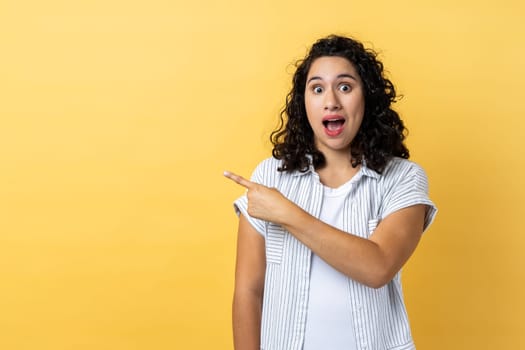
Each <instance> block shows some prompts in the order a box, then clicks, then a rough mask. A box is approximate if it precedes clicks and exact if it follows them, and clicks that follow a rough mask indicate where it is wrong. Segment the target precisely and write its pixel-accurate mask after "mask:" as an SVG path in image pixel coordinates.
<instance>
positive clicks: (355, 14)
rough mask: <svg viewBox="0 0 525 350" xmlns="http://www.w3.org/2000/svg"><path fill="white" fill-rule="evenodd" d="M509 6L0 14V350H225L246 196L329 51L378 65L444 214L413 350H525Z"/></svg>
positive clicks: (342, 4)
mask: <svg viewBox="0 0 525 350" xmlns="http://www.w3.org/2000/svg"><path fill="white" fill-rule="evenodd" d="M524 11H525V6H524V5H522V4H521V2H519V1H511V0H502V1H498V2H483V1H460V2H459V3H457V1H455V0H445V1H440V2H434V1H428V2H425V1H416V0H413V1H378V2H374V1H370V2H367V1H348V0H345V1H325V2H323V1H309V0H303V1H298V0H292V1H277V0H270V1H241V0H232V1H221V2H219V1H212V0H204V1H189V2H186V1H184V2H182V1H168V0H148V1H145V0H143V1H122V0H110V1H107V0H104V1H102V0H96V1H87V0H86V1H65V0H62V1H58V0H48V1H35V0H32V1H24V0H22V1H15V0H1V1H0V118H1V119H0V348H1V349H39V350H42V349H53V350H62V349H112V350H119V349H133V350H135V349H137V350H138V349H231V347H232V341H231V332H230V322H231V319H230V302H231V294H232V287H233V268H234V254H235V240H236V227H237V226H236V225H237V219H236V217H235V215H234V213H233V210H232V204H231V203H232V201H233V200H234V199H235V198H236V197H237V196H239V195H240V194H242V192H243V191H242V189H241V188H239V187H237V186H235V185H234V184H232V183H230V182H228V181H227V180H226V179H224V178H223V177H222V171H223V170H225V169H229V170H232V171H236V172H239V173H241V174H244V175H246V176H249V175H250V173H251V171H252V170H253V168H254V167H255V165H256V164H257V163H258V162H259V161H260V160H261V159H263V158H264V157H266V156H268V155H269V154H270V149H271V147H270V144H269V142H268V141H267V139H268V136H269V134H270V132H271V131H272V129H273V128H274V127H275V126H276V123H277V114H278V112H279V110H280V108H281V106H282V104H283V102H284V96H285V94H286V92H287V90H288V88H289V81H290V78H291V73H292V71H293V69H292V66H291V63H292V62H294V61H295V60H296V59H298V58H301V57H302V56H303V55H304V54H305V52H306V48H307V46H309V45H310V44H311V43H312V42H313V41H314V40H315V39H317V38H319V37H320V36H324V35H326V34H329V33H333V32H334V33H340V34H349V35H354V36H356V37H357V38H359V39H361V40H363V41H364V42H365V43H367V45H368V46H372V47H374V48H376V49H378V50H379V51H380V52H381V58H382V60H383V61H384V63H385V65H386V67H387V70H388V71H389V76H390V77H391V78H392V80H393V81H394V82H395V84H396V87H397V90H398V92H399V93H401V94H403V95H404V99H402V100H401V101H400V103H398V104H397V105H396V106H397V107H396V108H397V109H398V110H399V111H400V112H401V114H402V116H403V118H404V120H405V122H406V124H407V126H408V128H409V130H410V136H409V138H408V145H409V147H410V149H411V153H412V159H413V160H415V161H417V162H418V163H420V164H421V165H423V167H424V168H425V169H426V170H427V173H428V176H429V179H430V184H431V188H430V191H431V197H432V199H433V200H434V201H435V202H436V204H437V205H438V206H439V208H440V212H439V214H438V217H437V220H436V221H435V223H434V225H433V226H432V227H431V229H430V230H429V231H428V232H427V233H426V234H425V236H424V239H423V240H422V242H421V244H420V246H419V248H418V250H417V251H416V253H415V255H414V256H413V257H412V259H411V260H410V262H409V263H408V265H407V266H406V269H405V272H404V285H405V294H406V302H407V307H408V311H409V315H410V318H411V323H412V328H413V334H414V338H415V340H416V343H417V345H418V348H419V349H425V350H429V349H435V350H443V349H523V348H525V326H524V325H525V322H523V315H524V314H525V301H524V297H523V296H524V295H525V279H524V277H525V276H524V274H525V273H524V271H525V258H524V254H523V248H524V246H525V235H524V233H523V232H524V229H523V224H522V219H523V215H524V214H525V211H524V210H523V209H524V204H523V203H524V201H525V192H524V186H523V172H524V171H525V161H524V154H523V148H524V146H525V144H524V141H523V136H522V134H523V129H524V126H525V122H524V119H525V107H524V103H523V102H524V97H523V85H524V82H525V64H524V62H525V47H524V39H523V38H524V37H525V26H524V24H523V22H524V15H523V13H524Z"/></svg>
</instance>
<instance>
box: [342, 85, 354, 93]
mask: <svg viewBox="0 0 525 350" xmlns="http://www.w3.org/2000/svg"><path fill="white" fill-rule="evenodd" d="M339 90H340V91H342V92H350V91H351V90H352V87H351V86H350V85H348V84H341V85H339Z"/></svg>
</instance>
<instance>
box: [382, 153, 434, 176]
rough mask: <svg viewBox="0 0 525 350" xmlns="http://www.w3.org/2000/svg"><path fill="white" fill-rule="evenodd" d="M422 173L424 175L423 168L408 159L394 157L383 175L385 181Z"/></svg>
mask: <svg viewBox="0 0 525 350" xmlns="http://www.w3.org/2000/svg"><path fill="white" fill-rule="evenodd" d="M417 173H421V174H424V173H425V171H424V170H423V168H422V167H421V166H420V165H419V164H417V163H415V162H413V161H411V160H408V159H404V158H399V157H393V158H392V159H390V160H389V161H388V163H387V165H386V167H385V170H384V171H383V173H382V174H381V175H382V177H384V178H385V179H388V178H397V177H404V176H408V175H411V174H417Z"/></svg>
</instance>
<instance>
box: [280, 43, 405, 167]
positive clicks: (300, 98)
mask: <svg viewBox="0 0 525 350" xmlns="http://www.w3.org/2000/svg"><path fill="white" fill-rule="evenodd" d="M324 56H338V57H343V58H346V59H347V60H348V61H350V62H351V63H352V64H353V65H354V67H355V69H356V70H357V72H358V74H359V76H360V77H361V80H362V82H363V89H364V97H365V113H364V116H363V121H362V123H361V127H360V128H359V131H358V133H357V135H356V136H355V137H354V139H353V140H352V142H351V144H350V155H351V164H352V166H353V167H357V166H358V165H359V164H362V163H363V161H365V162H366V166H367V167H368V168H370V169H373V170H375V171H376V172H378V173H381V172H382V171H383V170H384V169H385V166H386V164H387V162H388V161H389V160H390V159H391V158H392V157H401V158H405V159H408V157H409V152H408V149H407V147H406V146H405V145H404V143H403V140H404V139H405V134H406V131H407V130H406V128H405V126H404V124H403V121H402V120H401V119H400V117H399V115H398V113H397V112H396V111H394V110H393V109H392V108H391V104H392V103H393V102H395V101H396V92H395V89H394V85H393V84H392V82H391V81H390V80H389V79H387V78H386V77H385V76H384V73H383V63H381V62H380V61H379V60H378V59H377V53H376V52H374V51H373V50H371V49H366V48H365V47H364V46H363V44H362V43H360V42H359V41H357V40H354V39H352V38H348V37H343V36H337V35H330V36H328V37H325V38H322V39H320V40H318V41H317V42H316V43H314V45H313V46H312V48H311V49H310V51H309V52H308V54H307V55H306V57H305V58H304V59H302V60H300V61H298V62H297V63H296V71H295V74H294V76H293V80H292V88H291V90H290V92H289V93H288V95H287V96H286V105H285V106H284V108H283V110H282V111H281V113H280V124H279V126H278V128H277V130H275V131H273V132H272V134H271V136H270V141H271V142H272V144H273V150H272V155H273V156H274V157H275V158H277V159H280V160H282V161H283V163H282V166H281V167H280V168H279V171H287V172H292V171H295V170H299V171H301V172H305V171H307V170H308V168H309V166H310V162H312V163H313V166H314V167H315V168H316V169H320V168H322V167H324V166H325V164H326V160H325V157H324V155H323V154H322V153H321V152H320V151H319V150H317V148H316V146H315V142H314V133H313V130H312V128H311V126H310V124H309V122H308V118H307V115H306V107H305V100H304V94H305V88H306V78H307V75H308V72H309V70H310V67H311V65H312V63H313V62H314V61H315V60H316V59H317V58H319V57H324Z"/></svg>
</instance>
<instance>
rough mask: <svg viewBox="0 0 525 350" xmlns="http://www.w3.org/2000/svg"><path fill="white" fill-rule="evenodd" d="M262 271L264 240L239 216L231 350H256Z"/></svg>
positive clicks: (264, 270)
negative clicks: (233, 349)
mask: <svg viewBox="0 0 525 350" xmlns="http://www.w3.org/2000/svg"><path fill="white" fill-rule="evenodd" d="M265 272H266V258H265V250H264V238H263V237H262V236H261V235H260V234H259V233H258V232H257V231H255V229H254V228H253V227H252V226H251V225H250V223H249V222H248V220H247V219H246V218H245V217H244V216H243V215H240V217H239V232H238V239H237V262H236V268H235V291H234V296H233V308H232V311H233V314H232V319H233V340H234V346H235V350H258V349H260V337H261V335H260V334H261V314H262V298H263V289H264V275H265Z"/></svg>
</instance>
